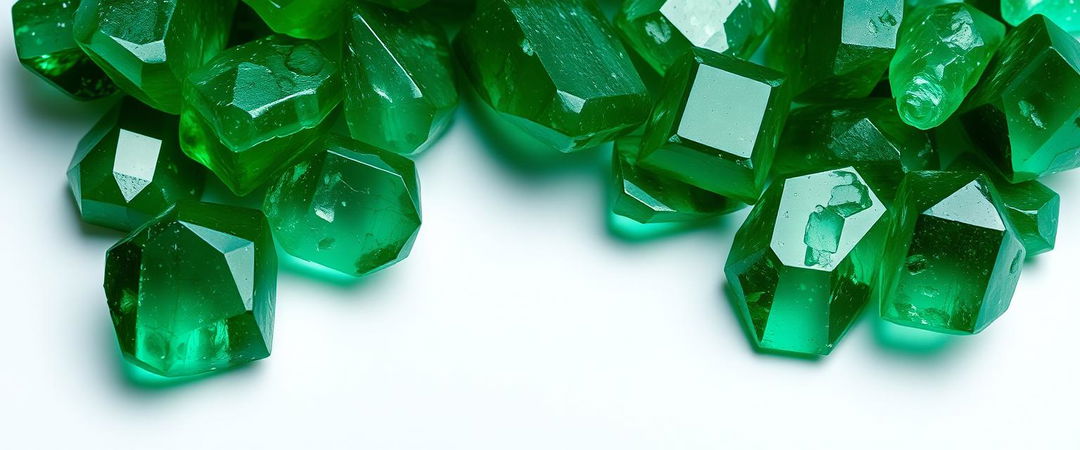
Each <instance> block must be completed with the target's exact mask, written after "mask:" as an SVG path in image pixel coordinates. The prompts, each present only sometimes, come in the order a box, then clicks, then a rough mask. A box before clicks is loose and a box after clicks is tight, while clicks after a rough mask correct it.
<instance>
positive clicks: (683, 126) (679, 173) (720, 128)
mask: <svg viewBox="0 0 1080 450" xmlns="http://www.w3.org/2000/svg"><path fill="white" fill-rule="evenodd" d="M664 83H665V87H664V91H663V92H664V94H663V96H662V97H661V98H660V100H659V101H658V102H657V104H656V107H655V108H654V109H653V112H652V117H651V118H650V120H649V123H648V124H647V126H646V128H645V137H644V140H643V141H642V142H643V143H642V148H641V155H640V157H639V159H640V161H641V164H642V165H643V166H645V167H648V168H651V169H654V170H657V171H658V172H660V173H662V174H664V175H666V176H670V177H672V178H675V179H677V180H680V181H683V182H686V183H689V184H691V185H693V186H697V187H699V188H701V189H705V190H707V191H711V192H715V193H717V194H720V195H723V196H727V197H731V198H734V199H736V200H739V201H743V202H746V203H754V202H755V201H756V200H757V198H758V195H760V194H761V189H762V188H763V187H764V185H765V179H766V177H767V176H768V173H769V167H770V166H771V164H772V160H773V156H774V155H775V152H776V144H777V140H778V139H779V137H780V131H781V129H782V128H783V126H784V119H785V118H786V117H787V113H788V108H789V106H790V100H789V98H788V96H787V85H786V84H785V81H784V76H783V74H780V73H778V72H776V71H773V70H770V69H768V68H765V67H761V66H758V65H756V64H753V63H750V62H746V61H743V60H740V59H737V58H734V57H731V56H727V55H721V54H719V53H716V52H713V51H711V50H704V49H694V50H692V51H691V52H690V53H689V54H687V55H686V56H685V57H684V58H683V60H682V61H681V62H680V63H679V64H677V65H676V66H674V67H672V69H671V71H669V72H668V75H667V77H666V79H665V82H664Z"/></svg>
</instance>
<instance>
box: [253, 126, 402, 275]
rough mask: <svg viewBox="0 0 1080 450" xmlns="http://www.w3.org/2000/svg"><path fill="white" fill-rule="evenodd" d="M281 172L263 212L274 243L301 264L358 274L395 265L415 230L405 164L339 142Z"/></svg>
mask: <svg viewBox="0 0 1080 450" xmlns="http://www.w3.org/2000/svg"><path fill="white" fill-rule="evenodd" d="M316 146H317V147H318V150H319V152H318V153H317V154H316V155H315V156H313V157H311V158H309V159H307V160H305V161H303V162H301V163H299V164H297V165H295V166H293V167H292V168H291V169H289V170H287V171H286V172H285V173H283V174H282V175H281V177H280V178H279V179H278V180H277V182H276V183H275V184H274V185H272V186H271V187H270V189H269V191H267V194H266V200H265V202H264V204H263V210H264V211H266V215H267V217H268V218H269V219H270V225H271V227H272V228H273V230H274V236H275V237H276V238H277V241H278V243H280V244H281V246H282V247H283V248H284V249H285V251H287V252H289V254H291V255H293V256H296V257H299V258H300V259H303V260H305V261H310V262H313V263H316V264H320V265H322V266H325V267H329V268H331V269H334V270H337V271H339V272H342V273H345V274H348V275H355V276H359V275H366V274H369V273H371V272H374V271H377V270H379V269H382V268H385V267H387V266H390V265H392V264H394V263H396V262H398V261H401V260H402V259H404V258H405V257H406V256H408V254H409V250H410V249H411V248H412V243H413V240H415V239H416V234H417V232H418V231H419V229H420V188H419V181H418V180H417V177H416V169H415V167H414V165H413V162H412V161H411V160H409V159H408V158H406V157H404V156H400V155H398V154H396V153H392V152H388V151H385V150H380V149H378V148H375V147H371V146H368V145H365V144H362V143H359V142H356V141H353V140H350V139H347V138H342V137H336V136H328V137H327V138H325V139H323V140H320V141H319V143H318V144H316Z"/></svg>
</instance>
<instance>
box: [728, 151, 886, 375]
mask: <svg viewBox="0 0 1080 450" xmlns="http://www.w3.org/2000/svg"><path fill="white" fill-rule="evenodd" d="M867 183H868V181H867V180H866V179H864V178H863V177H862V175H861V174H860V173H859V171H858V170H857V169H855V168H842V169H837V170H829V171H825V172H818V173H813V174H809V175H802V176H796V177H792V178H788V179H784V180H778V181H777V182H776V183H774V184H773V185H772V186H771V187H769V190H768V191H766V193H765V195H764V196H762V199H761V201H760V202H759V203H758V204H757V205H756V206H754V209H753V211H751V212H750V216H749V217H748V218H747V219H746V222H745V223H743V225H742V227H741V228H739V231H738V232H737V233H736V234H735V241H734V243H733V244H732V247H731V253H730V255H729V256H728V261H727V264H726V266H725V272H726V273H727V280H728V283H730V284H731V287H732V288H733V290H734V293H735V295H736V299H735V303H736V304H737V305H738V307H739V309H740V313H741V315H742V318H743V320H744V322H745V323H746V325H747V327H748V328H749V329H750V330H751V334H752V335H753V338H754V339H755V341H756V344H757V346H758V347H759V348H761V349H765V350H772V351H781V352H792V353H800V354H809V355H826V354H828V353H829V352H831V351H832V349H833V347H834V346H835V345H836V343H837V342H838V341H839V340H840V338H841V337H843V335H844V333H845V332H846V331H847V330H848V328H849V327H850V326H851V324H852V323H853V322H854V321H855V319H856V318H857V316H858V314H859V312H860V311H862V309H863V307H864V306H866V304H867V302H868V301H869V299H870V286H871V283H872V281H873V277H874V274H875V271H876V269H877V267H878V263H879V261H880V255H881V248H882V246H883V245H884V241H883V238H884V237H885V232H886V226H887V225H886V221H885V218H886V212H887V210H886V207H885V205H884V204H883V203H882V202H881V200H879V199H878V198H877V196H876V195H874V189H872V188H871V187H870V186H869V185H868V184H867Z"/></svg>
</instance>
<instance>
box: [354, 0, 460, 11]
mask: <svg viewBox="0 0 1080 450" xmlns="http://www.w3.org/2000/svg"><path fill="white" fill-rule="evenodd" d="M367 1H369V2H371V3H375V4H378V5H383V6H388V7H391V8H394V9H399V10H402V11H412V10H414V9H416V8H419V7H421V6H423V5H425V4H427V3H428V2H429V1H431V0H367ZM436 1H445V0H436Z"/></svg>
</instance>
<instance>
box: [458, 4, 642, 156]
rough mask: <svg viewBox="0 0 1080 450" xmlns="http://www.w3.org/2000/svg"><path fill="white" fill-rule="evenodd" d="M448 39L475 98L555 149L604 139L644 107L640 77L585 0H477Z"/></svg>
mask: <svg viewBox="0 0 1080 450" xmlns="http://www.w3.org/2000/svg"><path fill="white" fill-rule="evenodd" d="M454 44H455V47H456V51H457V56H458V58H459V60H460V62H461V64H462V66H463V67H464V71H465V74H466V75H467V76H468V78H469V81H470V82H471V83H472V85H473V87H475V88H476V90H477V92H478V94H479V95H480V98H481V99H482V100H483V101H484V102H486V103H488V104H489V105H491V106H492V108H493V109H494V110H495V111H497V112H499V113H500V117H502V118H504V119H506V120H507V121H508V122H510V123H513V124H515V125H517V126H518V127H520V128H522V129H524V130H525V131H526V132H528V133H529V134H530V135H531V136H533V137H534V138H536V139H538V140H540V141H541V142H543V143H545V144H547V145H548V146H550V147H552V148H555V149H558V150H560V151H574V150H580V149H584V148H589V147H595V146H597V145H600V144H602V143H604V142H608V141H611V140H613V139H614V138H616V137H618V136H619V135H622V134H625V133H626V132H628V131H629V130H631V129H633V128H635V127H637V126H639V125H641V123H643V122H644V121H645V118H646V115H647V114H648V108H649V96H648V92H647V91H646V89H645V85H644V84H643V83H642V81H641V78H640V77H639V76H638V74H637V72H636V71H635V69H634V66H633V63H632V62H631V61H630V57H629V55H627V53H626V49H625V48H624V47H623V45H622V43H620V42H619V39H618V38H617V37H616V36H615V32H614V29H613V28H612V26H611V25H609V24H608V23H607V20H606V19H605V18H604V17H603V15H602V14H601V12H600V11H599V10H598V8H597V6H596V5H595V4H594V3H593V2H591V1H589V2H586V1H583V0H491V1H486V2H482V3H481V4H480V5H478V7H477V11H476V14H474V15H473V17H472V19H471V20H470V21H469V22H467V23H466V24H465V25H464V26H463V27H462V29H461V32H460V33H459V34H458V36H457V39H456V40H455V43H454Z"/></svg>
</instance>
